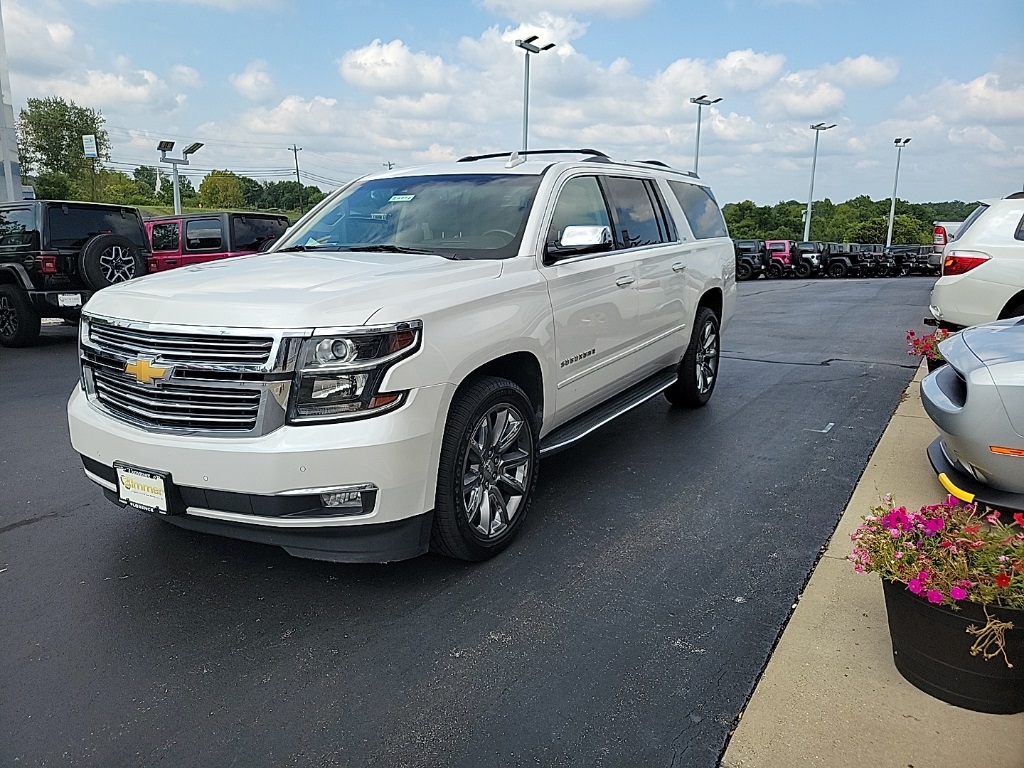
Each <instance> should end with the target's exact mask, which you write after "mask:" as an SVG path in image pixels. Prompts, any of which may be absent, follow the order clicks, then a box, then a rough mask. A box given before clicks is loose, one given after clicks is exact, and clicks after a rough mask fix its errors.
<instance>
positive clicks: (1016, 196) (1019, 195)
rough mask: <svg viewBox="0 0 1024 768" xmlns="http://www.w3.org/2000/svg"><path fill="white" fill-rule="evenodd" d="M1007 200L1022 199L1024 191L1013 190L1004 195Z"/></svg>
mask: <svg viewBox="0 0 1024 768" xmlns="http://www.w3.org/2000/svg"><path fill="white" fill-rule="evenodd" d="M1006 199H1007V200H1021V199H1024V192H1014V193H1013V194H1012V195H1007V196H1006Z"/></svg>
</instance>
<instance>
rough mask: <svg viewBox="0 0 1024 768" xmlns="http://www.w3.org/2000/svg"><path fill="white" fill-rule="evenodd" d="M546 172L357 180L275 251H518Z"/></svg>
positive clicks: (497, 254)
mask: <svg viewBox="0 0 1024 768" xmlns="http://www.w3.org/2000/svg"><path fill="white" fill-rule="evenodd" d="M539 184H540V177H539V176H526V175H512V174H505V175H497V174H491V175H487V174H465V175H462V174H460V175H450V176H405V177H396V178H386V179H371V180H368V181H364V182H357V183H355V184H353V185H352V186H350V187H348V188H347V189H345V190H344V191H343V192H342V193H341V194H340V195H339V196H338V197H337V198H335V199H333V200H332V201H331V202H330V203H329V204H328V205H327V206H326V207H325V208H324V209H323V210H321V211H320V212H319V213H318V214H317V216H316V217H315V218H314V219H312V220H310V221H308V222H306V223H304V224H303V225H302V226H301V227H299V228H297V229H296V230H295V231H294V232H289V233H288V235H287V236H286V237H284V238H282V241H281V243H280V245H279V246H278V247H277V248H275V249H274V250H275V251H282V250H285V251H286V250H288V249H289V248H291V249H293V250H301V251H310V250H316V251H319V250H324V251H352V250H360V249H367V250H372V251H383V252H387V251H395V252H399V253H401V252H413V253H436V254H437V255H439V256H444V257H446V258H454V259H504V258H509V257H511V256H515V255H516V253H518V251H519V244H520V242H521V241H522V239H523V228H524V226H525V224H526V217H527V215H528V214H529V212H530V206H531V205H532V203H533V198H534V195H535V194H536V192H537V186H538V185H539Z"/></svg>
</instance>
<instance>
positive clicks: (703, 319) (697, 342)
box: [665, 307, 721, 408]
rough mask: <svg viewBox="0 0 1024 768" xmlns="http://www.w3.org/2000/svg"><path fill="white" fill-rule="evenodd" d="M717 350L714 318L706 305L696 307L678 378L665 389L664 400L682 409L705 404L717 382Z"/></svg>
mask: <svg viewBox="0 0 1024 768" xmlns="http://www.w3.org/2000/svg"><path fill="white" fill-rule="evenodd" d="M720 352H721V338H720V336H719V326H718V317H717V316H716V315H715V313H714V312H712V311H711V310H710V309H709V308H708V307H700V308H699V309H698V310H697V317H696V319H695V321H694V324H693V333H692V334H691V335H690V346H688V347H687V348H686V354H685V355H683V361H682V362H681V363H680V364H679V375H678V378H677V379H676V381H675V383H674V384H672V386H670V387H669V388H668V389H666V390H665V399H666V400H668V401H669V402H670V403H672V405H677V406H681V407H685V408H700V407H701V406H704V405H707V402H708V400H710V399H711V395H712V394H713V393H714V391H715V384H716V383H717V382H718V360H719V354H720Z"/></svg>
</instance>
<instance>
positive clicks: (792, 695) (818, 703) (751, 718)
mask: <svg viewBox="0 0 1024 768" xmlns="http://www.w3.org/2000/svg"><path fill="white" fill-rule="evenodd" d="M926 374H927V371H926V370H925V368H924V366H923V365H922V367H921V369H919V370H918V373H917V375H916V376H915V377H914V380H913V381H912V382H911V384H910V386H909V387H908V388H907V391H906V393H905V394H904V396H903V398H902V400H901V402H900V405H899V407H898V408H897V409H896V413H895V414H894V415H893V417H892V420H891V421H890V422H889V425H888V426H887V427H886V429H885V432H884V433H883V434H882V438H881V440H880V441H879V443H878V445H877V446H876V448H875V451H874V453H873V454H872V456H871V459H870V460H869V461H868V466H867V468H866V469H865V470H864V474H863V476H862V477H861V479H860V482H859V483H858V484H857V488H856V489H855V490H854V493H853V496H852V497H851V499H850V503H849V505H848V506H847V508H846V511H845V512H844V513H843V516H842V518H841V519H840V521H839V524H838V526H837V527H836V531H835V533H834V534H833V537H832V540H831V541H830V542H829V545H828V548H827V549H826V551H825V554H824V556H823V557H822V558H821V560H820V561H819V563H818V565H817V567H816V568H815V569H814V573H813V574H812V576H811V579H810V581H809V582H808V584H807V588H806V590H805V591H804V593H803V594H802V595H801V597H800V600H799V605H798V606H797V608H796V610H795V611H794V612H793V615H792V617H791V618H790V621H789V624H788V625H787V626H786V630H785V632H784V633H783V635H782V638H781V639H780V641H779V644H778V646H777V647H776V649H775V652H774V653H773V654H772V657H771V659H770V660H769V662H768V666H767V667H766V668H765V671H764V674H763V675H762V676H761V679H760V681H759V682H758V685H757V688H756V689H755V690H754V694H753V696H752V697H751V699H750V702H749V704H748V706H747V709H746V711H745V712H744V714H743V718H742V720H741V721H740V724H739V726H738V728H737V729H736V732H735V733H734V734H733V737H732V740H731V741H730V743H729V746H728V749H727V750H726V753H725V756H724V757H723V759H722V762H721V765H722V768H754V767H755V766H756V768H775V767H777V768H795V767H796V766H799V767H800V768H803V767H804V766H829V768H834V767H835V766H857V768H862V767H863V766H872V767H873V768H889V767H890V766H891V768H908V766H910V767H915V768H924V767H925V766H927V767H928V768H944V767H945V766H949V768H961V767H962V766H968V765H984V766H986V768H1024V714H1021V715H983V714H979V713H976V712H970V711H968V710H965V709H960V708H958V707H953V706H950V705H949V704H945V703H943V702H941V701H939V700H938V699H934V698H932V697H931V696H928V695H927V694H925V693H922V692H921V691H919V690H918V689H917V688H914V687H913V686H912V685H910V683H908V682H906V681H905V680H904V679H903V678H902V677H901V676H900V675H899V673H898V672H897V671H896V668H895V667H894V666H893V663H892V648H891V646H890V644H889V630H888V627H887V625H886V617H885V606H884V604H883V601H882V589H881V583H880V582H879V580H878V578H877V576H874V575H871V574H869V575H864V576H858V575H857V574H855V573H854V572H853V568H852V566H851V565H850V563H849V562H848V561H847V560H846V556H847V555H848V554H849V552H850V550H851V543H850V533H851V532H852V531H853V530H854V529H855V528H856V527H857V525H858V524H859V523H860V518H861V516H862V515H864V514H866V513H867V512H868V510H869V508H870V507H871V505H872V504H876V503H878V501H879V500H880V499H881V498H882V497H883V496H884V495H885V494H887V493H892V494H893V495H894V497H895V498H896V500H897V501H898V502H899V503H900V504H905V505H907V506H908V507H911V508H914V507H919V506H922V505H924V504H931V503H934V502H936V501H939V500H941V499H944V498H945V497H946V492H945V491H944V490H943V488H942V486H940V485H939V484H938V481H937V480H936V479H935V475H934V474H933V472H932V469H931V466H930V465H929V464H928V459H927V456H926V455H925V448H926V447H927V445H928V443H930V442H931V441H932V439H934V437H935V434H936V432H935V428H934V427H933V426H932V423H931V420H930V419H929V418H928V417H927V415H926V414H925V412H924V409H923V408H922V406H921V399H920V395H919V388H918V387H919V382H920V380H921V379H922V378H923V377H924V376H925V375H926Z"/></svg>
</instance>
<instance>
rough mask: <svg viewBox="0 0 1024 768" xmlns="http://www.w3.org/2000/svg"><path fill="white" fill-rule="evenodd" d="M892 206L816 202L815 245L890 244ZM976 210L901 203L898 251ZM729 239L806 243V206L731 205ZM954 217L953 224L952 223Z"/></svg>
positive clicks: (863, 200) (860, 200)
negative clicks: (936, 224) (817, 242)
mask: <svg viewBox="0 0 1024 768" xmlns="http://www.w3.org/2000/svg"><path fill="white" fill-rule="evenodd" d="M889 206H890V200H889V199H884V200H872V199H871V198H870V197H868V196H867V195H858V196H857V197H854V198H852V199H850V200H847V201H846V202H845V203H833V202H832V201H831V200H829V199H827V198H826V199H825V200H818V201H815V203H814V206H813V207H812V211H811V240H824V241H826V242H834V243H884V242H885V237H886V234H887V231H888V228H889ZM974 207H975V206H974V204H968V203H961V202H959V201H957V202H952V203H908V202H906V201H904V200H897V201H896V216H895V217H894V219H893V234H892V242H893V245H909V244H922V245H926V244H928V243H930V242H931V241H932V222H933V221H963V220H964V219H966V218H967V216H968V214H970V212H971V211H973V210H974ZM722 210H723V212H724V213H725V220H726V222H727V223H728V225H729V233H730V234H731V235H732V236H733V237H734V238H736V239H737V240H746V239H754V238H758V239H762V240H801V239H803V232H804V224H803V215H804V211H805V210H806V208H805V205H804V204H803V203H800V202H796V201H792V200H790V201H787V202H781V203H778V204H776V205H773V206H768V205H762V206H759V205H755V204H754V203H753V202H751V201H750V200H744V201H743V202H741V203H730V204H728V205H726V206H724V208H723V209H722ZM946 217H949V218H946Z"/></svg>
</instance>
